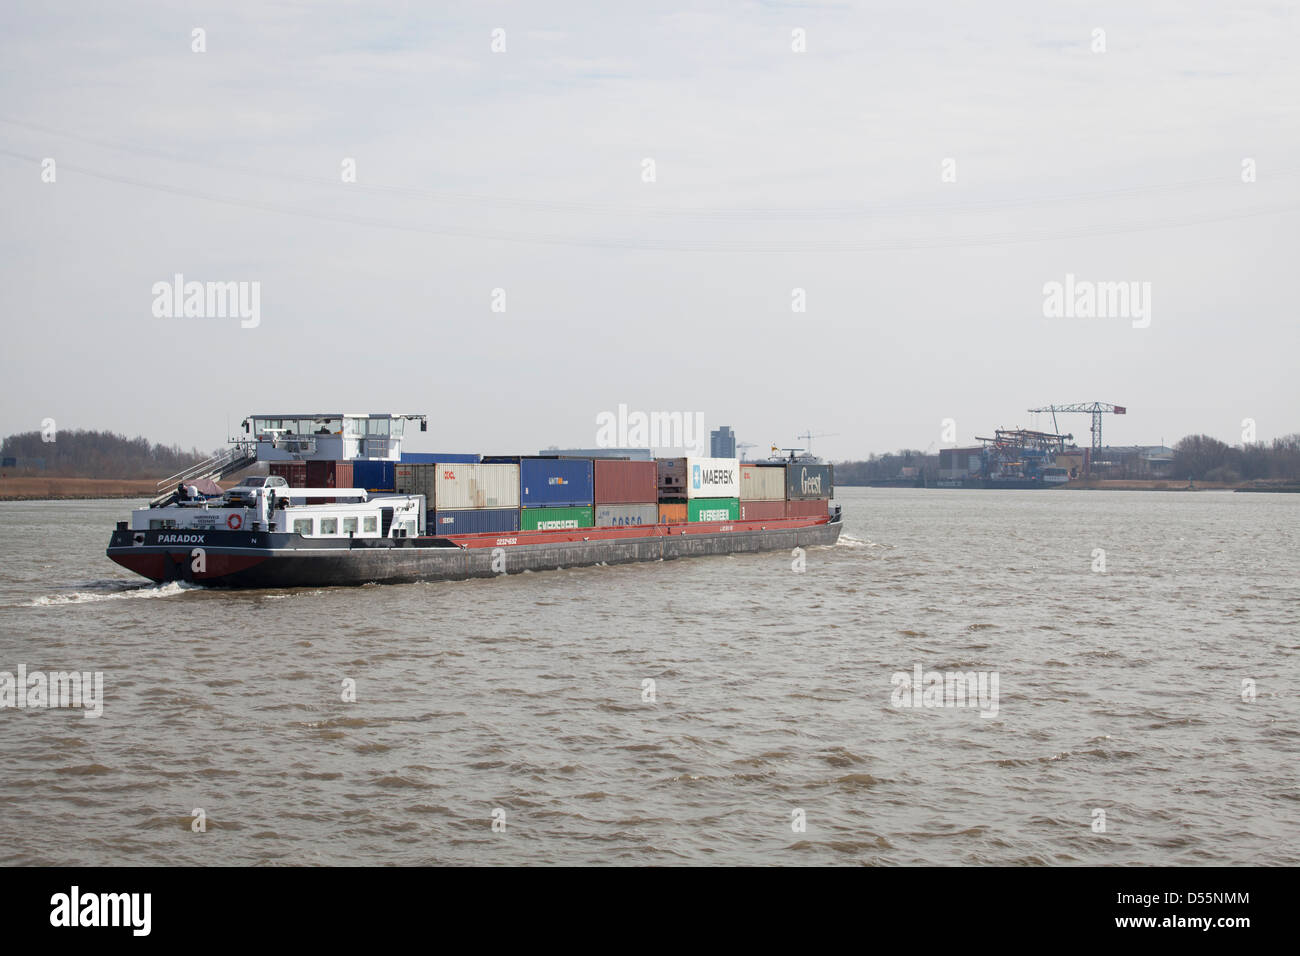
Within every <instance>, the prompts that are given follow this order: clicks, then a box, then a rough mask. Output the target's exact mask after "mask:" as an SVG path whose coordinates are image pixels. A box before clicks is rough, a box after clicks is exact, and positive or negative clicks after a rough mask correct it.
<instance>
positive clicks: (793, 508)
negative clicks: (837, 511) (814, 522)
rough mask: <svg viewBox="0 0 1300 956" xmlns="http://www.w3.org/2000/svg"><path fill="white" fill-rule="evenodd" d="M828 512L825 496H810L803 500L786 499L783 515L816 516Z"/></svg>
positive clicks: (794, 516) (793, 516) (797, 516)
mask: <svg viewBox="0 0 1300 956" xmlns="http://www.w3.org/2000/svg"><path fill="white" fill-rule="evenodd" d="M829 513H830V508H829V505H828V502H827V501H826V499H825V498H811V499H807V500H804V501H787V502H786V503H785V516H786V517H787V518H816V517H820V516H824V515H826V514H829Z"/></svg>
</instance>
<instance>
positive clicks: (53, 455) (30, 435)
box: [0, 430, 210, 479]
mask: <svg viewBox="0 0 1300 956" xmlns="http://www.w3.org/2000/svg"><path fill="white" fill-rule="evenodd" d="M53 438H54V441H44V440H43V438H42V435H41V433H40V432H39V431H32V432H23V433H21V434H18V435H10V436H9V437H7V438H6V439H5V440H4V441H3V442H2V443H0V471H3V472H4V474H6V475H19V474H21V475H53V476H57V477H77V478H154V479H161V478H166V477H168V476H169V475H174V474H176V473H177V472H180V471H183V470H184V469H186V468H188V467H189V466H190V465H193V464H194V463H195V462H198V461H201V460H202V459H204V458H207V457H208V455H209V454H210V453H208V452H201V451H199V450H198V449H197V448H191V449H190V450H189V451H185V450H183V449H181V448H180V447H179V446H178V445H162V444H157V443H150V441H149V440H148V439H147V438H142V437H136V438H127V437H126V436H125V435H118V434H115V433H113V432H101V431H85V430H75V431H59V432H56V433H54V435H53Z"/></svg>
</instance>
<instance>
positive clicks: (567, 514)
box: [519, 505, 595, 531]
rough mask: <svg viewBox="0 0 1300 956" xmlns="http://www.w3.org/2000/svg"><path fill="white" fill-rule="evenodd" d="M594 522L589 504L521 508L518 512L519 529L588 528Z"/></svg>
mask: <svg viewBox="0 0 1300 956" xmlns="http://www.w3.org/2000/svg"><path fill="white" fill-rule="evenodd" d="M594 522H595V515H594V514H592V508H591V505H587V506H586V507H585V508H523V509H521V510H520V512H519V530H520V531H555V530H557V529H563V528H590V527H592V525H593V524H594Z"/></svg>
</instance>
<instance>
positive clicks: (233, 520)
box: [226, 515, 244, 531]
mask: <svg viewBox="0 0 1300 956" xmlns="http://www.w3.org/2000/svg"><path fill="white" fill-rule="evenodd" d="M243 525H244V519H243V518H241V517H240V516H239V515H231V516H230V517H229V518H227V519H226V527H227V528H229V529H230V530H231V531H238V530H239V529H240V528H241V527H243Z"/></svg>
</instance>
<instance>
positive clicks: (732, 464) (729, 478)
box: [655, 458, 740, 499]
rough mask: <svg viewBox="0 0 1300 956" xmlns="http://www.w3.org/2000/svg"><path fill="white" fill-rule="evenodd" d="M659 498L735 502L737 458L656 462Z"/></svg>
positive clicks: (737, 480) (738, 495)
mask: <svg viewBox="0 0 1300 956" xmlns="http://www.w3.org/2000/svg"><path fill="white" fill-rule="evenodd" d="M655 467H656V477H657V484H658V490H659V497H660V498H687V499H690V498H739V497H740V459H739V458H656V459H655Z"/></svg>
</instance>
